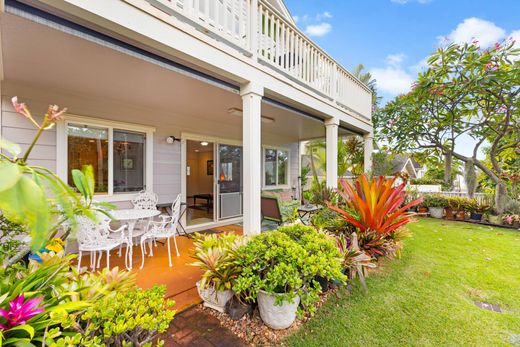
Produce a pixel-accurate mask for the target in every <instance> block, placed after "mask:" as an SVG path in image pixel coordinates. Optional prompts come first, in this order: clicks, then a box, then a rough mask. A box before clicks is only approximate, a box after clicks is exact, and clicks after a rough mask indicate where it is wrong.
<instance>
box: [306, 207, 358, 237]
mask: <svg viewBox="0 0 520 347" xmlns="http://www.w3.org/2000/svg"><path fill="white" fill-rule="evenodd" d="M352 213H355V212H354V211H352ZM310 222H311V224H312V225H313V226H314V227H315V228H316V229H318V230H326V231H329V232H333V233H348V234H351V233H353V232H354V231H356V227H354V226H353V225H352V224H351V223H349V222H347V221H346V220H345V218H343V217H342V216H341V215H340V214H339V213H338V212H336V211H333V210H331V209H328V208H322V209H320V210H318V211H317V212H316V213H314V215H313V216H312V217H311V221H310Z"/></svg>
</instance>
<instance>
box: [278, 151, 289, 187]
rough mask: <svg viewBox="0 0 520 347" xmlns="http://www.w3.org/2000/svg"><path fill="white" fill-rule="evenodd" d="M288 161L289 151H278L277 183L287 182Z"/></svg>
mask: <svg viewBox="0 0 520 347" xmlns="http://www.w3.org/2000/svg"><path fill="white" fill-rule="evenodd" d="M288 162H289V153H288V152H287V151H278V184H279V185H284V184H287V163H288Z"/></svg>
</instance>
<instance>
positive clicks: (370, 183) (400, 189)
mask: <svg viewBox="0 0 520 347" xmlns="http://www.w3.org/2000/svg"><path fill="white" fill-rule="evenodd" d="M395 180H396V177H394V178H391V179H385V178H384V177H382V176H380V177H378V178H371V179H369V178H368V177H367V176H366V175H361V176H359V177H358V179H357V180H356V182H355V183H354V186H352V185H351V184H350V183H349V182H348V181H347V180H341V181H340V185H341V187H340V188H338V194H339V195H340V196H341V197H342V200H343V201H340V203H341V202H342V203H344V204H346V206H347V207H348V208H347V209H346V210H344V209H342V208H341V207H339V206H338V204H331V203H327V205H328V207H329V208H330V209H332V210H334V211H336V212H338V213H340V214H341V215H342V216H343V218H345V219H346V220H347V221H348V222H349V223H351V224H352V225H354V226H355V227H357V228H359V230H360V231H362V232H365V231H375V232H377V233H380V234H388V233H390V232H392V231H393V230H395V229H397V228H399V227H400V226H403V225H405V224H408V223H409V222H410V217H411V216H412V215H413V213H409V212H406V210H407V209H409V208H411V207H413V206H416V205H418V204H420V203H421V202H422V201H423V198H419V199H416V200H413V201H411V202H410V203H408V204H406V205H404V206H402V204H403V202H404V199H405V196H406V191H405V187H406V183H402V184H400V185H398V186H396V187H393V184H394V182H395ZM401 206H402V207H401ZM349 209H350V210H352V211H353V212H349ZM354 212H355V213H354Z"/></svg>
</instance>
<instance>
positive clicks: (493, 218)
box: [488, 214, 502, 225]
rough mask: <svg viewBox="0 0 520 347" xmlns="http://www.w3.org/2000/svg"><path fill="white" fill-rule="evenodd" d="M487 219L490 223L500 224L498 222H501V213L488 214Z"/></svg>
mask: <svg viewBox="0 0 520 347" xmlns="http://www.w3.org/2000/svg"><path fill="white" fill-rule="evenodd" d="M488 220H489V223H491V224H496V225H500V224H502V215H500V214H498V215H497V214H490V215H489V216H488Z"/></svg>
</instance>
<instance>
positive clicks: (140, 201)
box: [119, 190, 159, 255]
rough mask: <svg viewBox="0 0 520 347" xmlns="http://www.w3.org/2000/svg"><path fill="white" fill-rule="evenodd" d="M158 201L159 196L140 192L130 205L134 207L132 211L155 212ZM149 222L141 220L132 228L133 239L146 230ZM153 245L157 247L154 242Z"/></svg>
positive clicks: (143, 191) (147, 191) (150, 192)
mask: <svg viewBox="0 0 520 347" xmlns="http://www.w3.org/2000/svg"><path fill="white" fill-rule="evenodd" d="M158 201H159V196H158V195H157V194H156V193H154V192H152V191H149V190H141V191H140V192H139V193H137V195H136V196H135V197H134V198H133V199H132V205H133V206H134V209H138V210H156V209H157V202H158ZM150 220H151V219H146V220H141V221H139V222H138V223H137V225H136V227H135V228H134V233H133V236H134V238H135V237H139V236H140V235H142V234H143V233H144V232H145V231H146V230H147V227H148V222H150ZM154 244H155V245H156V246H157V243H156V242H155V240H154ZM119 255H121V252H119Z"/></svg>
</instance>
